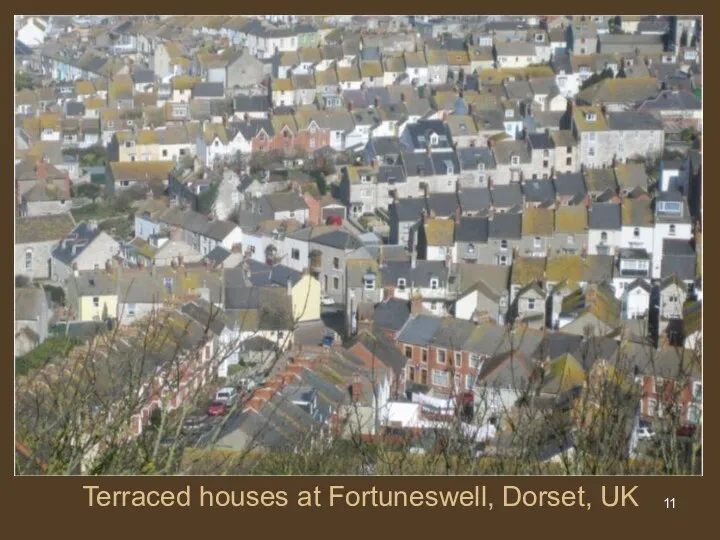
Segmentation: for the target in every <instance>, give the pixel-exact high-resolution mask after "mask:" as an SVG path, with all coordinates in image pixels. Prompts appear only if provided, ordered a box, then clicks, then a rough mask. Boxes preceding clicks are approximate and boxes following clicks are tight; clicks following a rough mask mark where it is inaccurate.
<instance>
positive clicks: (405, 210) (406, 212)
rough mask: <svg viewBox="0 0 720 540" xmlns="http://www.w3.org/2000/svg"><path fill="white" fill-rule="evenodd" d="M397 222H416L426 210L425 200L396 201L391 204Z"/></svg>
mask: <svg viewBox="0 0 720 540" xmlns="http://www.w3.org/2000/svg"><path fill="white" fill-rule="evenodd" d="M391 208H394V213H395V215H396V216H397V217H398V221H400V222H405V221H418V220H419V219H420V218H421V217H422V212H423V210H427V206H426V203H425V199H398V200H397V201H395V202H394V203H392V204H391Z"/></svg>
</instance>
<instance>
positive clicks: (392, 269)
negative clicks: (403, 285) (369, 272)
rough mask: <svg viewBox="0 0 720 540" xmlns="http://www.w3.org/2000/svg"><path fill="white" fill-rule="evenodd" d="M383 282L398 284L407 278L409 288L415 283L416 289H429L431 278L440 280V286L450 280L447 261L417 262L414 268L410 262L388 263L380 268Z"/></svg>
mask: <svg viewBox="0 0 720 540" xmlns="http://www.w3.org/2000/svg"><path fill="white" fill-rule="evenodd" d="M380 275H381V276H382V279H383V282H384V283H387V284H397V280H398V278H405V280H406V282H407V287H410V286H411V285H412V284H413V283H414V284H415V287H422V288H427V287H429V286H430V279H431V278H438V280H439V281H440V286H441V287H442V286H443V284H444V283H447V280H448V269H447V266H445V261H417V262H416V265H415V268H412V265H411V263H410V261H387V262H386V263H385V264H384V265H383V266H382V267H381V268H380Z"/></svg>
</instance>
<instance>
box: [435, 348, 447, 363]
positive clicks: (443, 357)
mask: <svg viewBox="0 0 720 540" xmlns="http://www.w3.org/2000/svg"><path fill="white" fill-rule="evenodd" d="M437 361H438V364H445V363H447V351H446V350H445V349H438V350H437Z"/></svg>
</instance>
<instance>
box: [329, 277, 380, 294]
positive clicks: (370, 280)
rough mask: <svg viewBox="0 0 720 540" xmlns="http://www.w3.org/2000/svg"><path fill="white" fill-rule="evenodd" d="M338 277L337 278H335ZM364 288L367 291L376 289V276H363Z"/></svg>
mask: <svg viewBox="0 0 720 540" xmlns="http://www.w3.org/2000/svg"><path fill="white" fill-rule="evenodd" d="M335 279H337V278H335ZM363 288H364V289H365V290H366V291H374V290H375V276H372V277H371V276H367V275H366V276H365V277H364V278H363Z"/></svg>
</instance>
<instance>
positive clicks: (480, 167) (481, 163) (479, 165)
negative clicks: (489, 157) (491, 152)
mask: <svg viewBox="0 0 720 540" xmlns="http://www.w3.org/2000/svg"><path fill="white" fill-rule="evenodd" d="M477 168H478V171H484V170H485V164H484V163H483V162H480V163H478V167H477Z"/></svg>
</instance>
